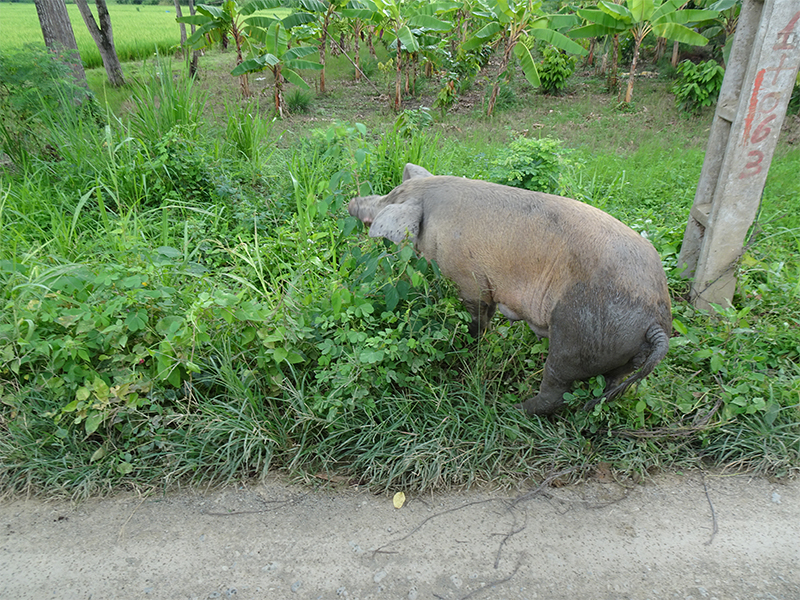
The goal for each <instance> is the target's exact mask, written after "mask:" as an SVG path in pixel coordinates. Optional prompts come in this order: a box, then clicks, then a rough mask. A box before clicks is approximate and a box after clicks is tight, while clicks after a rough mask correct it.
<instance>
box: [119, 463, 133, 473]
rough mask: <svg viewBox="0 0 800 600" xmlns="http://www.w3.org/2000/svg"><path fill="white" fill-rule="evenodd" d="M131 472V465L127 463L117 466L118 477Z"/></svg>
mask: <svg viewBox="0 0 800 600" xmlns="http://www.w3.org/2000/svg"><path fill="white" fill-rule="evenodd" d="M132 471H133V465H132V464H131V463H129V462H127V461H124V462H121V463H119V464H118V465H117V472H119V474H120V475H128V474H129V473H131V472H132Z"/></svg>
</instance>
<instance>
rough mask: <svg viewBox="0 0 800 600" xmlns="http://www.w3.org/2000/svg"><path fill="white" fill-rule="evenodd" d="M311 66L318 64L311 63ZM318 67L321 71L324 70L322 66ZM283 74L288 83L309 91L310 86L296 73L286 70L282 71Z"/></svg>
mask: <svg viewBox="0 0 800 600" xmlns="http://www.w3.org/2000/svg"><path fill="white" fill-rule="evenodd" d="M309 64H312V65H313V64H316V63H309ZM317 66H318V67H319V69H322V65H318V64H317ZM319 69H318V70H319ZM281 72H282V73H283V76H284V77H285V78H286V81H288V82H290V83H293V84H294V85H296V86H297V87H299V88H303V89H304V90H307V89H308V84H307V83H306V82H305V81H303V78H302V77H300V75H298V74H297V73H295V72H294V71H292V70H291V69H289V68H286V69H283V71H281Z"/></svg>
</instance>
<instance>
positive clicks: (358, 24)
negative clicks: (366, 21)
mask: <svg viewBox="0 0 800 600" xmlns="http://www.w3.org/2000/svg"><path fill="white" fill-rule="evenodd" d="M353 45H354V50H353V59H354V62H355V68H356V81H361V55H360V54H359V52H360V49H361V19H356V22H355V43H354V44H353Z"/></svg>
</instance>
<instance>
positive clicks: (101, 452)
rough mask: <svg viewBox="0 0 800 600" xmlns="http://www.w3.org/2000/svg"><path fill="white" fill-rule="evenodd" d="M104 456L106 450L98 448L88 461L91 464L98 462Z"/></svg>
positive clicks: (102, 447)
mask: <svg viewBox="0 0 800 600" xmlns="http://www.w3.org/2000/svg"><path fill="white" fill-rule="evenodd" d="M105 455H106V449H105V447H104V446H100V447H99V448H98V449H97V450H95V451H94V454H92V457H91V458H90V459H89V462H90V463H93V462H94V461H96V460H100V459H101V458H103V457H104V456H105Z"/></svg>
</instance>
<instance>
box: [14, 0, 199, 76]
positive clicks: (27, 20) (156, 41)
mask: <svg viewBox="0 0 800 600" xmlns="http://www.w3.org/2000/svg"><path fill="white" fill-rule="evenodd" d="M185 10H186V13H187V14H188V8H185ZM0 11H2V14H3V31H4V33H3V36H2V40H0V52H8V51H11V50H18V49H20V48H22V47H24V46H25V45H26V44H30V43H32V42H34V41H35V42H37V43H39V44H42V45H44V41H43V39H42V30H41V27H40V26H39V19H38V17H37V15H36V8H35V7H34V5H33V4H32V3H25V4H10V3H3V5H2V8H1V9H0ZM108 12H109V15H110V16H111V25H112V27H113V28H114V45H115V46H116V49H117V55H118V56H119V59H120V60H121V61H131V60H142V59H144V58H146V57H148V56H153V54H155V53H156V52H158V53H160V54H162V55H168V54H170V53H171V52H174V51H175V49H176V48H177V47H178V46H179V45H180V41H181V37H180V28H179V26H178V24H177V23H176V22H175V8H174V7H173V6H145V5H133V4H111V3H109V5H108ZM67 13H68V14H69V19H70V21H71V22H72V29H73V31H74V33H75V42H76V43H77V45H78V52H79V53H80V55H81V59H82V60H83V64H84V67H86V68H88V69H93V68H97V67H102V65H103V61H102V59H101V58H100V53H99V52H98V50H97V46H96V45H95V43H94V40H93V39H92V36H91V35H89V31H88V29H87V28H86V25H85V24H84V23H83V18H82V17H81V14H80V12H79V11H78V7H77V6H76V5H75V4H68V5H67ZM95 19H96V17H95Z"/></svg>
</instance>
